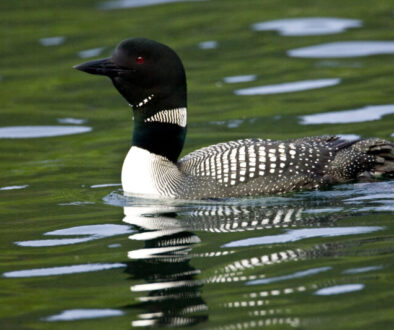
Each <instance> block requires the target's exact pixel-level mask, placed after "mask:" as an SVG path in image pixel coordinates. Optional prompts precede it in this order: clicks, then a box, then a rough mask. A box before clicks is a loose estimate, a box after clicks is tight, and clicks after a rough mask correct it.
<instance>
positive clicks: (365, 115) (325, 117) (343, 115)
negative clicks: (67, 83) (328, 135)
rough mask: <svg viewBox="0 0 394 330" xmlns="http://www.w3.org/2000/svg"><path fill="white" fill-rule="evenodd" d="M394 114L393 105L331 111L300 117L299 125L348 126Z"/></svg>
mask: <svg viewBox="0 0 394 330" xmlns="http://www.w3.org/2000/svg"><path fill="white" fill-rule="evenodd" d="M393 113H394V104H383V105H369V106H366V107H364V108H361V109H354V110H343V111H332V112H324V113H316V114H313V115H306V116H301V117H300V118H301V124H304V125H311V124H348V123H362V122H365V121H373V120H379V119H381V118H382V117H383V116H385V115H389V114H393Z"/></svg>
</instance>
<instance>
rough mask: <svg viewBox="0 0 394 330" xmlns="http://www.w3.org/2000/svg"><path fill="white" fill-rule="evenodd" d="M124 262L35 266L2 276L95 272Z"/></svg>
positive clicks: (121, 265)
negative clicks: (34, 267) (47, 266)
mask: <svg viewBox="0 0 394 330" xmlns="http://www.w3.org/2000/svg"><path fill="white" fill-rule="evenodd" d="M122 267H125V264H121V263H114V264H84V265H70V266H60V267H50V268H36V269H26V270H16V271H13V272H6V273H4V274H3V276H4V277H13V278H16V277H37V276H55V275H68V274H78V273H88V272H97V271H101V270H107V269H113V268H122Z"/></svg>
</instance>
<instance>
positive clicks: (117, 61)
mask: <svg viewBox="0 0 394 330" xmlns="http://www.w3.org/2000/svg"><path fill="white" fill-rule="evenodd" d="M75 68H76V69H79V70H81V71H85V72H88V73H92V74H101V75H106V76H109V77H110V78H111V80H112V82H113V83H114V85H115V87H116V88H117V89H118V91H119V92H120V93H121V94H122V95H123V97H124V98H125V99H126V100H127V101H128V102H129V103H130V105H131V106H132V108H133V114H134V121H135V126H134V131H133V140H132V147H131V149H130V151H129V152H128V154H127V156H126V159H125V161H124V163H123V168H122V185H123V190H124V192H125V193H126V194H129V195H142V196H146V197H153V198H179V199H202V198H222V197H240V196H257V195H264V194H277V193H285V192H290V191H294V190H302V189H312V188H320V187H323V186H327V185H329V184H334V183H341V182H347V181H350V180H355V179H357V178H358V177H359V176H366V175H369V174H370V173H379V174H390V173H393V171H394V169H393V167H394V162H393V155H392V150H393V144H392V143H390V142H388V141H385V140H381V139H375V138H371V139H360V140H356V141H347V140H343V139H340V138H338V137H335V136H318V137H306V138H302V139H295V140H288V141H273V140H263V139H243V140H237V141H230V142H226V143H219V144H216V145H212V146H209V147H206V148H202V149H199V150H197V151H195V152H193V153H191V154H189V155H187V156H185V157H183V158H182V159H180V160H179V161H178V157H179V154H180V153H181V151H182V147H183V144H184V140H185V136H186V118H187V108H186V76H185V72H184V68H183V65H182V62H181V60H180V59H179V57H178V56H177V54H176V53H175V52H174V51H173V50H172V49H170V48H169V47H167V46H165V45H162V44H160V43H157V42H155V41H151V40H148V39H143V38H135V39H128V40H125V41H123V42H121V43H120V44H119V46H118V47H117V48H116V50H115V52H114V54H113V55H112V57H110V58H108V59H103V60H97V61H91V62H87V63H85V64H81V65H78V66H76V67H75Z"/></svg>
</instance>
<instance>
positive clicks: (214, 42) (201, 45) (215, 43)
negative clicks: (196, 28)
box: [198, 40, 219, 49]
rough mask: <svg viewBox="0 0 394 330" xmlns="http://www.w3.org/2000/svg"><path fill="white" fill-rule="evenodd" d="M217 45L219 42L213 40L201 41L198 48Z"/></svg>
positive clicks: (209, 47) (215, 46)
mask: <svg viewBox="0 0 394 330" xmlns="http://www.w3.org/2000/svg"><path fill="white" fill-rule="evenodd" d="M218 47H219V43H218V42H217V41H215V40H208V41H202V42H200V43H199V44H198V48H200V49H215V48H218Z"/></svg>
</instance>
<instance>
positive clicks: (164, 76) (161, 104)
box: [74, 38, 186, 162]
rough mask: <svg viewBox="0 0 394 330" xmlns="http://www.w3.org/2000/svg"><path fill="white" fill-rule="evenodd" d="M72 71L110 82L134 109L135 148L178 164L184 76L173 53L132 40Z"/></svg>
mask: <svg viewBox="0 0 394 330" xmlns="http://www.w3.org/2000/svg"><path fill="white" fill-rule="evenodd" d="M74 68H75V69H77V70H80V71H84V72H87V73H91V74H97V75H104V76H107V77H109V78H110V79H111V80H112V82H113V84H114V86H115V87H116V89H117V90H118V91H119V93H120V94H121V95H122V96H123V97H124V98H125V99H126V100H127V102H128V103H129V104H130V105H131V106H132V108H133V115H134V120H135V127H134V133H133V145H136V146H139V147H142V148H144V149H147V150H149V151H151V152H154V153H156V154H160V155H163V156H165V157H167V158H168V159H170V160H172V161H174V162H175V161H176V159H177V158H178V156H179V154H180V152H181V150H182V147H183V143H184V139H185V135H186V76H185V70H184V68H183V64H182V61H181V60H180V58H179V57H178V55H177V54H176V53H175V51H173V50H172V49H171V48H169V47H168V46H166V45H163V44H161V43H159V42H156V41H153V40H149V39H145V38H132V39H127V40H124V41H122V42H121V43H120V44H119V45H118V46H117V47H116V49H115V51H114V53H113V54H112V56H111V57H109V58H104V59H100V60H94V61H89V62H86V63H83V64H79V65H76V66H74Z"/></svg>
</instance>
